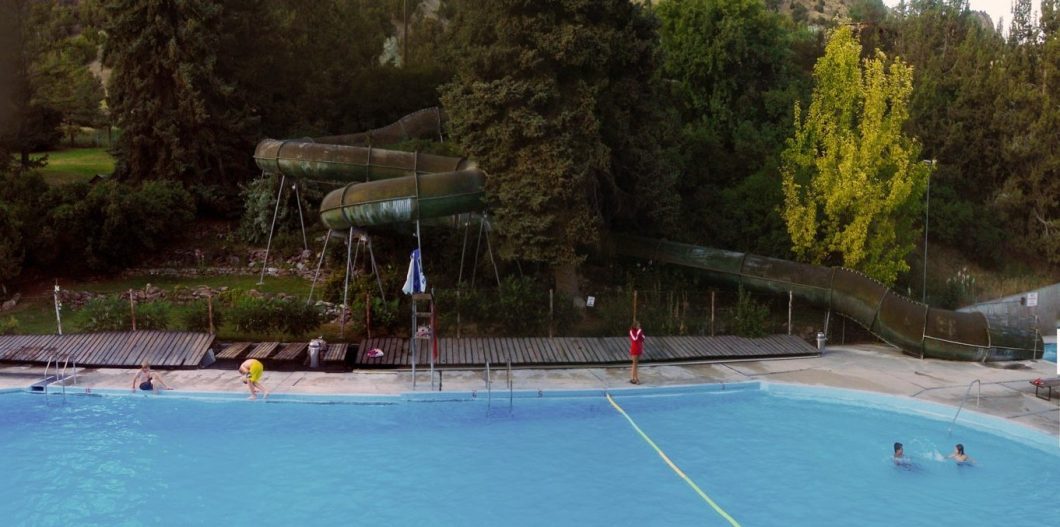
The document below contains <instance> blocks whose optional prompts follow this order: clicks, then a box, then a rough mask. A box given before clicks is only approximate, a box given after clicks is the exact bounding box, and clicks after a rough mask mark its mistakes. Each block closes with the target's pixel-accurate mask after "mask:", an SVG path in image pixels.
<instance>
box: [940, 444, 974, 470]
mask: <svg viewBox="0 0 1060 527" xmlns="http://www.w3.org/2000/svg"><path fill="white" fill-rule="evenodd" d="M946 457H948V458H950V459H952V460H954V461H956V462H957V464H958V465H974V464H975V460H974V459H972V458H970V457H968V454H965V453H964V445H962V444H960V443H957V446H955V447H953V453H952V454H950V455H948V456H946Z"/></svg>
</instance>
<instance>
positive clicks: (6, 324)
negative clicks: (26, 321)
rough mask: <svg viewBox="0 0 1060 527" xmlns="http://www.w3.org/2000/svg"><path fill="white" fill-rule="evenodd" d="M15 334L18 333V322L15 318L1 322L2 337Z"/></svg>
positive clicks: (0, 331)
mask: <svg viewBox="0 0 1060 527" xmlns="http://www.w3.org/2000/svg"><path fill="white" fill-rule="evenodd" d="M15 333H18V320H16V319H15V317H8V318H7V320H0V335H14V334H15Z"/></svg>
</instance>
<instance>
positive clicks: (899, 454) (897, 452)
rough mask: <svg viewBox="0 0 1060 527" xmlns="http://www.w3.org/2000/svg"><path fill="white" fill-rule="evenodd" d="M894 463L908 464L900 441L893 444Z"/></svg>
mask: <svg viewBox="0 0 1060 527" xmlns="http://www.w3.org/2000/svg"><path fill="white" fill-rule="evenodd" d="M894 464H895V465H908V464H909V458H907V457H905V448H903V447H902V444H901V443H897V442H896V443H895V444H894Z"/></svg>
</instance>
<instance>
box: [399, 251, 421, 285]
mask: <svg viewBox="0 0 1060 527" xmlns="http://www.w3.org/2000/svg"><path fill="white" fill-rule="evenodd" d="M426 290H427V277H426V276H424V274H423V262H422V261H420V250H419V249H415V250H413V251H412V261H410V262H409V274H408V276H407V277H406V278H405V286H404V287H402V288H401V291H402V292H404V293H405V294H406V295H411V294H413V293H422V292H424V291H426Z"/></svg>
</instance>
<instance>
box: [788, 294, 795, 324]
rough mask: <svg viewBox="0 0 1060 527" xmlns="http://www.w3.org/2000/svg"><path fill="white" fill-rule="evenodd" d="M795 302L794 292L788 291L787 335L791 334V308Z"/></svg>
mask: <svg viewBox="0 0 1060 527" xmlns="http://www.w3.org/2000/svg"><path fill="white" fill-rule="evenodd" d="M794 302H795V293H793V292H791V291H788V335H791V308H792V304H793V303H794Z"/></svg>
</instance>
